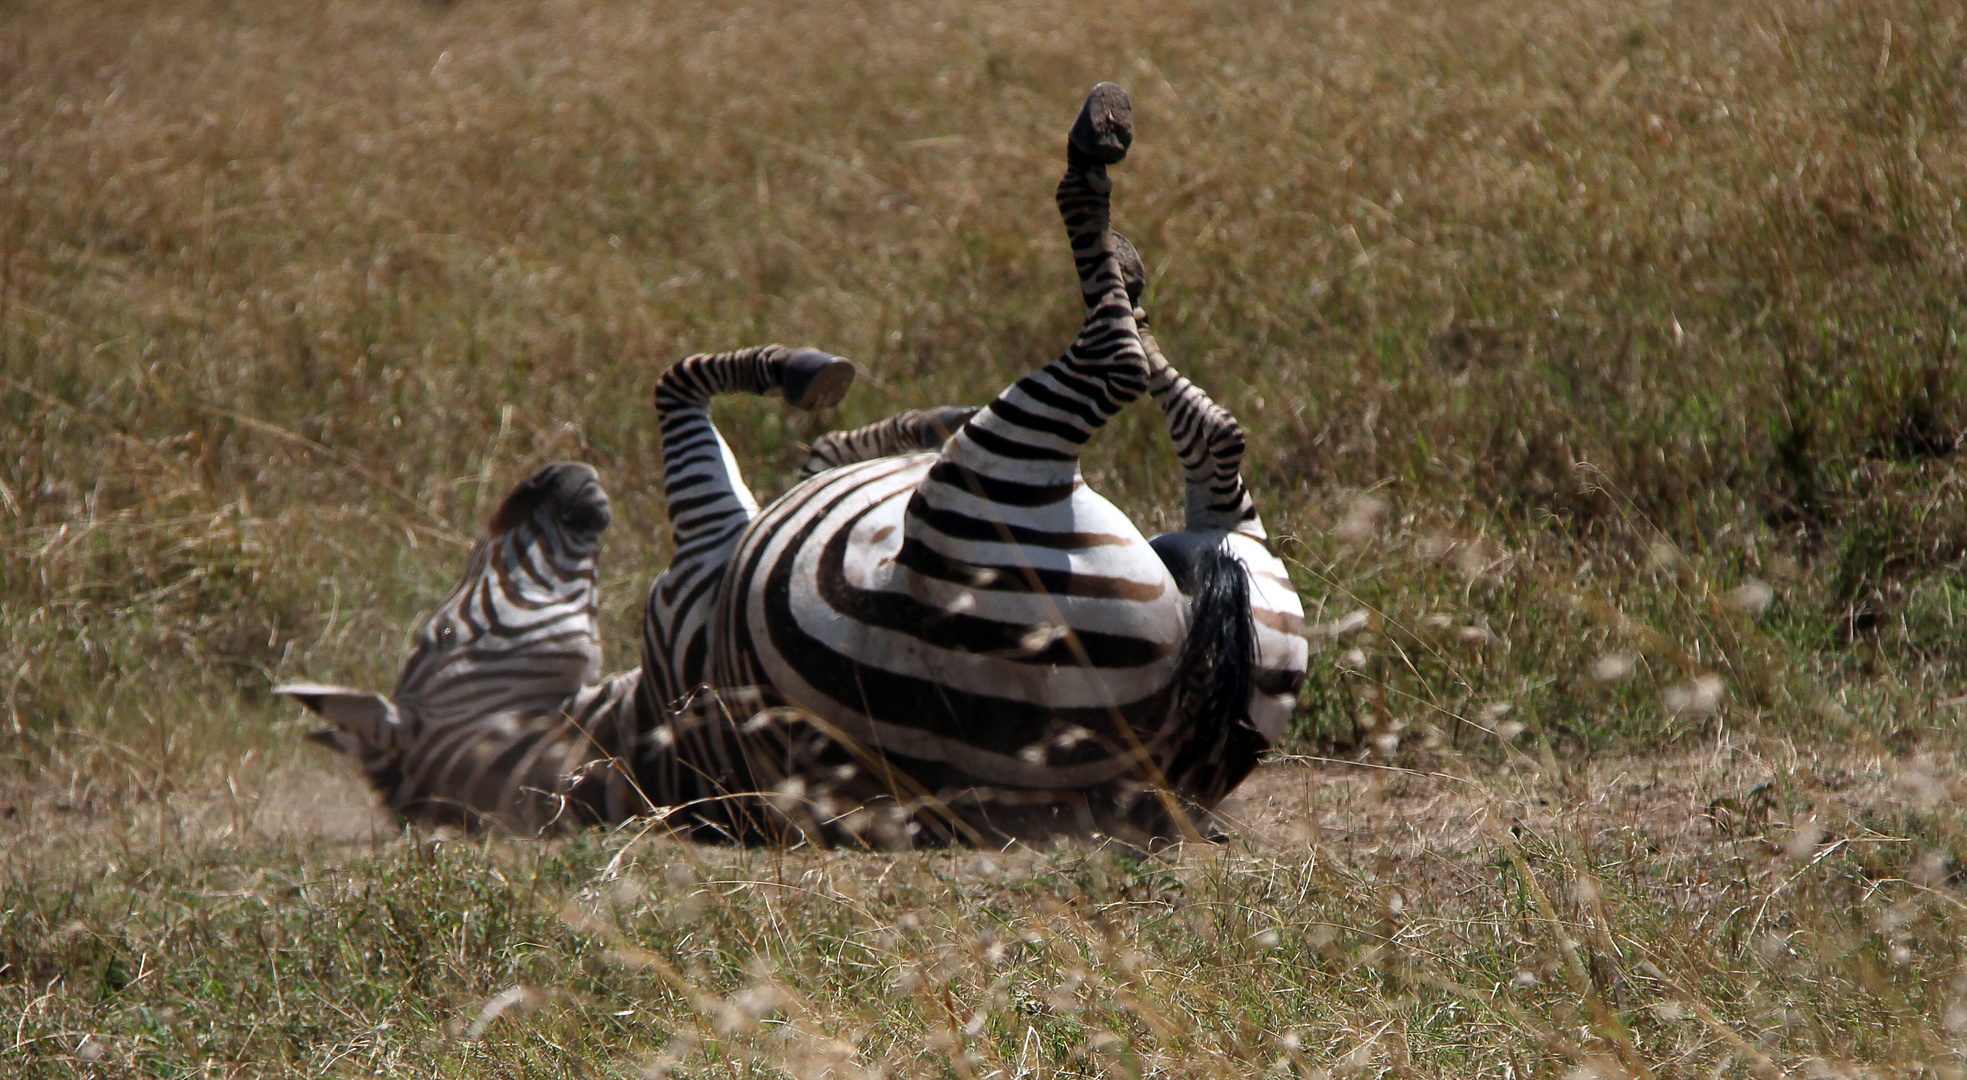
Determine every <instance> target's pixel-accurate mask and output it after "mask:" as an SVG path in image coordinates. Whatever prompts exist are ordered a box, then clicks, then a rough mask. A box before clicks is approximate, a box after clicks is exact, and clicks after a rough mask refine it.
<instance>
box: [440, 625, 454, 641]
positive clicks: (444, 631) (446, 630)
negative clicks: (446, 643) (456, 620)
mask: <svg viewBox="0 0 1967 1080" xmlns="http://www.w3.org/2000/svg"><path fill="white" fill-rule="evenodd" d="M456 634H457V631H456V630H453V629H452V628H450V627H448V626H446V627H443V628H441V629H439V630H438V631H437V636H438V637H441V638H449V637H453V636H455V635H456Z"/></svg>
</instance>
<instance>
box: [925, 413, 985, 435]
mask: <svg viewBox="0 0 1967 1080" xmlns="http://www.w3.org/2000/svg"><path fill="white" fill-rule="evenodd" d="M982 411H983V410H982V409H979V408H977V407H976V406H975V405H944V406H942V407H941V408H936V409H930V410H929V411H928V417H929V423H930V424H931V425H932V426H933V427H934V430H935V433H936V436H937V437H938V439H940V440H947V439H948V438H949V437H950V436H951V435H954V434H956V432H957V431H958V430H959V429H960V428H962V426H963V425H964V424H967V423H969V422H970V418H971V417H972V416H975V415H977V414H978V413H979V412H982Z"/></svg>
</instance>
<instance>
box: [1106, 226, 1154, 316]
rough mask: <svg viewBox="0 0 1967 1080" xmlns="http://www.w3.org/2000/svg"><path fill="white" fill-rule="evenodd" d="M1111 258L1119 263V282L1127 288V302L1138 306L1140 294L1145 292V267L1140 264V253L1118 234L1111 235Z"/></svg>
mask: <svg viewBox="0 0 1967 1080" xmlns="http://www.w3.org/2000/svg"><path fill="white" fill-rule="evenodd" d="M1113 257H1114V258H1115V259H1117V260H1119V262H1120V280H1121V282H1122V283H1124V284H1125V285H1126V286H1127V302H1128V303H1130V304H1139V303H1140V302H1141V293H1143V292H1145V291H1146V290H1147V266H1146V264H1144V263H1142V262H1141V253H1140V252H1138V251H1135V250H1134V245H1133V244H1131V243H1128V241H1127V238H1126V237H1124V236H1122V235H1120V234H1119V233H1114V234H1113Z"/></svg>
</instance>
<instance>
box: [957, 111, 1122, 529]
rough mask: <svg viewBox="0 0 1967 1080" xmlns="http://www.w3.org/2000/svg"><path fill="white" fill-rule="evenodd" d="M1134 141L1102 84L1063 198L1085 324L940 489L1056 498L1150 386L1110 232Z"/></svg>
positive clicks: (970, 444)
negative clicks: (1116, 191) (1115, 419)
mask: <svg viewBox="0 0 1967 1080" xmlns="http://www.w3.org/2000/svg"><path fill="white" fill-rule="evenodd" d="M1132 141H1133V113H1132V107H1131V106H1130V105H1129V103H1128V101H1127V95H1126V93H1125V92H1123V91H1122V90H1121V89H1120V88H1119V87H1117V86H1114V85H1113V84H1111V83H1101V84H1100V85H1099V86H1098V87H1096V88H1094V90H1093V93H1092V95H1091V96H1090V97H1088V98H1087V100H1086V106H1085V108H1084V109H1082V110H1081V112H1080V114H1079V119H1078V121H1077V122H1075V123H1074V125H1073V128H1072V134H1071V138H1070V139H1069V140H1068V145H1067V148H1066V162H1067V167H1066V173H1065V176H1064V177H1063V178H1061V179H1060V180H1059V186H1058V190H1057V192H1056V195H1055V198H1056V200H1057V202H1058V207H1059V214H1060V217H1061V218H1063V219H1064V222H1065V228H1066V235H1067V237H1068V239H1070V241H1071V243H1072V257H1073V263H1074V266H1075V267H1076V268H1077V270H1078V272H1079V288H1080V293H1081V295H1082V297H1083V298H1084V300H1085V303H1086V320H1085V322H1084V324H1083V325H1082V326H1081V327H1080V331H1079V336H1078V338H1077V339H1076V340H1075V341H1074V342H1073V343H1072V345H1071V347H1069V348H1068V349H1067V350H1066V352H1065V355H1063V356H1061V357H1059V358H1058V359H1057V360H1055V361H1053V362H1052V363H1051V364H1050V365H1049V366H1047V367H1045V368H1044V369H1042V370H1040V371H1037V372H1033V373H1032V374H1030V375H1027V376H1025V377H1024V378H1022V379H1019V380H1018V381H1017V382H1016V383H1015V384H1013V385H1012V386H1011V387H1010V388H1008V389H1006V390H1005V391H1004V392H1003V393H1001V394H999V395H998V396H997V399H996V400H995V401H993V402H991V403H990V405H989V406H987V407H986V408H985V409H984V410H983V411H982V412H980V413H978V414H977V415H976V416H974V417H971V419H970V421H969V423H967V424H965V425H964V427H963V430H962V431H960V432H958V433H957V435H956V437H955V438H954V439H952V440H950V443H949V445H948V446H946V447H945V448H944V449H943V453H942V460H941V462H939V463H938V464H937V466H936V468H935V470H934V471H933V472H932V473H931V474H930V480H931V482H932V483H940V484H945V485H948V486H950V487H953V488H956V489H959V490H962V491H966V492H970V493H973V494H976V495H978V496H981V497H983V498H985V499H989V500H992V501H1001V502H1006V503H1010V504H1013V505H1017V506H1035V505H1041V504H1046V503H1053V502H1058V501H1060V500H1062V499H1064V498H1065V497H1066V496H1067V495H1069V494H1070V491H1071V489H1072V487H1073V486H1074V485H1076V484H1077V483H1078V482H1079V453H1080V450H1081V448H1082V447H1084V446H1085V444H1086V440H1087V439H1089V438H1091V437H1092V434H1093V432H1095V431H1097V430H1099V429H1100V428H1101V427H1103V426H1105V424H1106V422H1107V420H1109V419H1110V418H1112V416H1113V415H1114V414H1115V413H1117V412H1119V411H1120V410H1121V409H1122V408H1124V407H1125V406H1126V405H1127V404H1128V403H1129V402H1131V401H1133V400H1134V399H1135V398H1137V397H1139V396H1140V394H1141V392H1142V391H1143V390H1144V389H1146V381H1147V379H1146V376H1147V371H1146V357H1145V354H1144V352H1143V350H1142V348H1141V338H1140V331H1139V329H1138V327H1137V326H1136V325H1135V323H1134V305H1133V303H1132V301H1131V300H1130V299H1129V297H1128V295H1127V285H1126V280H1125V278H1124V276H1123V274H1122V270H1121V260H1120V257H1119V256H1120V249H1119V247H1118V243H1119V242H1118V240H1117V238H1116V237H1115V235H1114V233H1113V230H1112V229H1111V228H1110V227H1109V220H1110V217H1111V195H1112V192H1113V181H1112V180H1111V179H1109V178H1108V177H1107V173H1106V167H1107V165H1109V164H1113V163H1117V162H1119V161H1121V160H1122V159H1123V158H1125V157H1126V154H1127V147H1128V145H1129V144H1130V143H1131V142H1132Z"/></svg>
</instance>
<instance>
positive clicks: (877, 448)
mask: <svg viewBox="0 0 1967 1080" xmlns="http://www.w3.org/2000/svg"><path fill="white" fill-rule="evenodd" d="M976 414H977V410H976V409H975V408H973V407H969V406H962V405H945V406H943V407H942V408H939V409H910V410H909V411H907V412H904V413H896V414H895V415H893V416H890V417H889V418H887V419H886V420H880V421H876V422H875V423H872V424H869V425H867V426H866V427H858V428H854V429H853V430H852V431H829V432H827V433H826V434H824V435H822V436H820V437H819V438H817V439H814V440H813V446H812V449H811V451H810V452H809V453H808V454H807V455H806V465H805V467H804V468H802V469H800V470H799V478H800V479H801V480H804V479H807V478H810V477H813V476H817V475H818V474H820V473H823V472H825V471H826V470H828V469H837V468H839V467H840V466H842V465H852V464H855V463H856V462H861V461H873V460H874V459H875V458H884V457H894V456H895V455H897V454H914V453H927V452H934V451H936V450H940V449H942V445H943V444H944V443H946V442H948V441H949V437H950V435H951V434H953V433H954V432H955V431H957V429H959V428H961V427H962V426H963V423H964V421H966V420H968V419H970V417H972V416H975V415H976Z"/></svg>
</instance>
